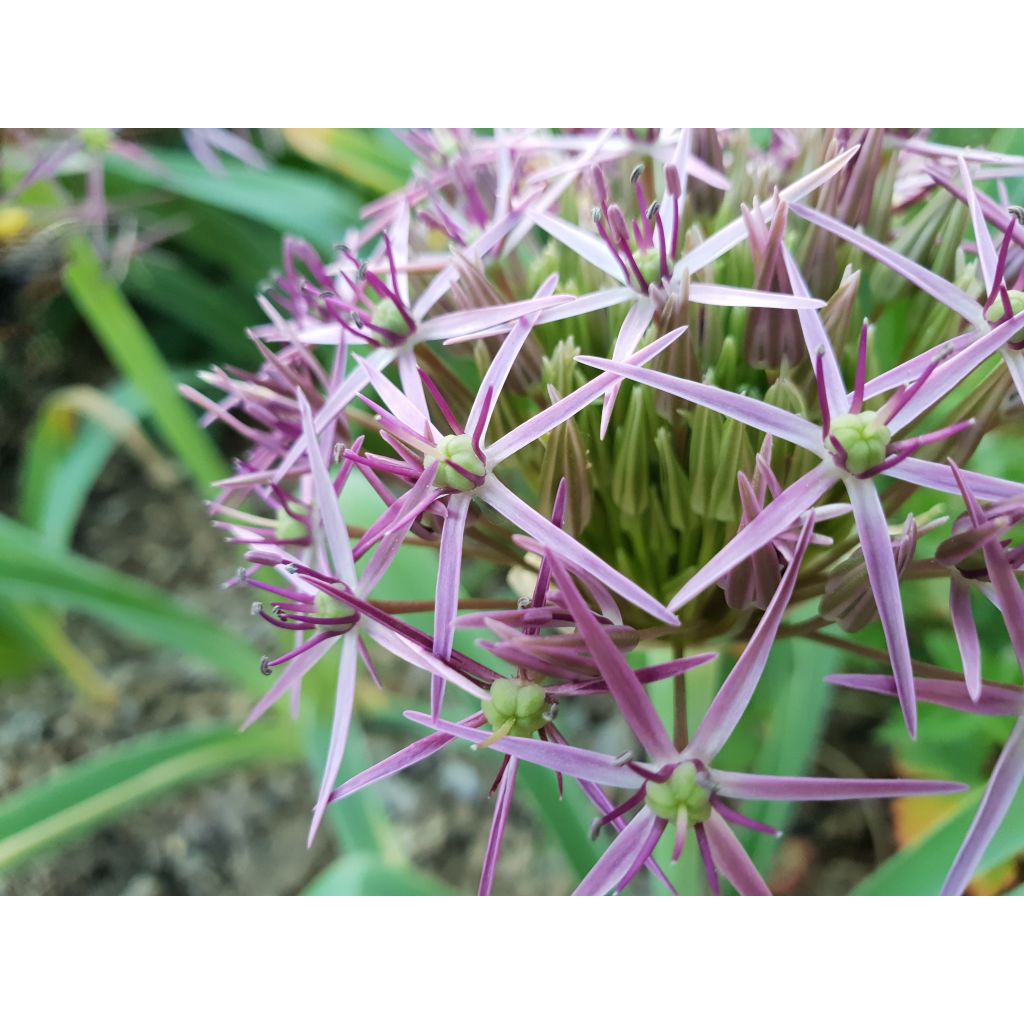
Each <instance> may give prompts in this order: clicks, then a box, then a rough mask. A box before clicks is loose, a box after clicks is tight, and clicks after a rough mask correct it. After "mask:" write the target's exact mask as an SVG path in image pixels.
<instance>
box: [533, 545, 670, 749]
mask: <svg viewBox="0 0 1024 1024" xmlns="http://www.w3.org/2000/svg"><path fill="white" fill-rule="evenodd" d="M547 557H548V558H549V559H550V561H551V571H552V574H553V575H554V577H555V580H556V581H557V582H558V589H559V592H560V594H561V597H562V599H563V600H564V601H565V604H566V607H567V608H568V609H569V611H570V612H571V613H572V617H573V620H574V621H575V623H576V628H577V629H578V630H579V632H580V634H581V635H582V637H583V639H584V641H585V642H586V644H587V647H588V649H589V650H590V654H591V656H592V657H593V659H594V664H595V665H597V666H598V668H599V670H600V673H601V678H602V679H604V681H605V683H606V684H607V686H608V689H609V691H610V692H611V695H612V696H613V697H614V698H615V703H616V704H618V706H619V710H620V711H621V712H622V716H623V718H625V719H626V723H627V725H629V727H630V729H632V730H633V734H634V735H635V736H636V738H637V739H638V740H639V741H640V743H641V744H642V745H643V748H644V750H646V751H647V754H648V756H649V757H651V758H652V759H653V760H654V761H656V762H666V761H670V760H672V759H673V758H675V757H676V755H677V752H676V748H675V744H674V743H673V742H672V740H671V738H670V737H669V734H668V732H667V731H666V730H665V725H664V723H663V722H662V720H661V716H660V715H659V714H658V712H657V711H655V709H654V705H653V704H652V703H651V700H650V698H649V697H648V696H647V692H646V691H645V690H644V687H643V684H642V683H641V682H640V680H639V679H637V677H636V673H635V672H634V671H633V670H632V669H631V668H630V667H629V663H628V662H627V661H626V659H625V657H623V654H622V652H621V651H620V650H619V649H618V647H616V646H615V643H614V642H613V641H612V639H611V637H609V636H608V634H607V633H606V632H605V629H604V627H603V626H602V625H601V624H600V623H599V622H598V621H597V618H596V616H595V615H594V613H593V612H592V611H591V610H590V608H589V606H588V605H587V603H586V601H584V600H583V597H582V596H581V595H580V592H579V590H577V589H576V584H575V583H573V581H572V578H571V577H570V575H569V573H568V572H566V570H565V567H564V566H563V565H562V563H561V561H560V560H559V558H558V556H556V555H555V554H553V553H552V552H550V551H549V552H548V554H547Z"/></svg>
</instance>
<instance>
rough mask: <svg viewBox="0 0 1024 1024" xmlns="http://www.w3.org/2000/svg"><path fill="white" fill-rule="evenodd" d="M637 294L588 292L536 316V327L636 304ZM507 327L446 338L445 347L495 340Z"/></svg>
mask: <svg viewBox="0 0 1024 1024" xmlns="http://www.w3.org/2000/svg"><path fill="white" fill-rule="evenodd" d="M636 298H637V293H636V292H635V291H633V289H632V288H620V287H618V286H616V287H615V288H602V289H601V290H599V291H596V292H588V293H587V294H586V295H579V296H576V297H575V298H573V299H572V301H571V302H566V303H563V304H562V305H561V306H555V307H554V308H552V309H546V310H544V311H543V312H541V313H538V314H537V315H536V319H535V320H534V324H535V325H538V326H539V325H541V324H553V323H558V322H559V321H561V320H567V319H569V318H571V317H574V316H583V314H584V313H593V312H595V311H596V310H599V309H608V308H609V307H610V306H618V305H620V304H621V303H623V302H635V301H636ZM504 329H505V325H503V324H498V325H496V326H495V327H486V328H484V329H483V330H480V331H474V332H472V333H470V334H460V335H458V336H457V337H455V338H446V339H445V345H461V344H462V343H463V342H467V341H475V340H477V339H478V338H493V337H495V336H496V335H498V334H501V333H502V331H503V330H504Z"/></svg>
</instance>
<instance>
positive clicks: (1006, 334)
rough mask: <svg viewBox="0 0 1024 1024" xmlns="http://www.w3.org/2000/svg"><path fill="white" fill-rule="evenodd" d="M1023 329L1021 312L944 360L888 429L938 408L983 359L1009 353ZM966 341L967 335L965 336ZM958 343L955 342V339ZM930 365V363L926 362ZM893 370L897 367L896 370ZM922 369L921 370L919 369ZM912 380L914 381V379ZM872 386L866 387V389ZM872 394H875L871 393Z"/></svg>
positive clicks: (900, 426)
mask: <svg viewBox="0 0 1024 1024" xmlns="http://www.w3.org/2000/svg"><path fill="white" fill-rule="evenodd" d="M1022 327H1024V312H1021V313H1018V314H1017V315H1016V316H1014V317H1011V318H1010V319H1009V320H1007V321H1006V322H1005V323H1003V324H1000V325H999V326H998V327H996V328H995V329H994V330H991V331H989V332H988V333H987V334H983V335H981V336H980V337H978V340H977V341H975V342H973V343H971V344H968V345H967V346H966V347H965V348H964V349H963V350H961V351H960V352H957V353H956V354H955V355H951V356H950V357H949V358H947V359H945V360H944V361H943V362H942V364H941V365H940V366H938V367H936V369H935V370H934V371H933V372H932V374H931V375H930V376H929V377H928V380H927V381H926V382H925V383H924V385H923V386H922V387H921V389H920V390H919V391H918V392H917V394H915V395H914V396H913V397H912V398H911V399H910V401H908V402H907V404H906V405H905V406H903V408H902V409H900V410H899V412H897V413H896V415H895V416H893V418H892V419H891V420H890V421H889V429H890V430H891V431H892V432H893V433H896V432H897V431H899V430H902V429H903V428H904V427H905V426H907V425H908V424H910V423H911V422H913V421H914V420H915V419H917V418H918V416H921V415H922V414H923V413H925V412H927V410H928V409H930V408H931V407H932V406H934V405H936V404H938V402H939V401H941V399H943V398H945V397H946V395H948V394H949V393H950V391H952V390H953V389H954V388H955V387H957V385H959V384H960V383H961V382H962V381H964V380H966V379H967V378H968V377H969V376H970V375H971V374H972V373H973V372H974V371H975V370H976V369H977V368H978V367H979V366H981V364H982V363H983V362H985V360H986V359H988V358H989V357H990V356H992V355H994V354H995V353H996V352H1000V351H1002V352H1003V353H1004V355H1008V354H1009V353H1010V352H1011V351H1012V350H1010V349H1006V348H1004V346H1005V345H1006V343H1007V342H1008V341H1010V340H1011V339H1012V338H1013V337H1014V335H1016V334H1017V333H1018V332H1019V331H1020V330H1021V328H1022ZM966 337H970V335H966ZM955 340H958V339H955ZM942 347H943V346H941V345H939V346H936V349H933V350H932V351H933V356H932V359H934V358H935V357H936V356H937V355H938V354H939V352H940V351H941V350H942ZM929 361H931V360H929ZM896 369H897V370H898V369H899V367H897V368H896ZM921 369H922V370H923V369H925V367H923V366H922V367H921ZM915 379H916V378H915ZM873 383H874V382H873V381H871V382H869V384H868V388H870V387H871V385H872V384H873ZM872 393H878V392H875V391H873V392H872Z"/></svg>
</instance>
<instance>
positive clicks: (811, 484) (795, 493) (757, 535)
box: [669, 462, 839, 611]
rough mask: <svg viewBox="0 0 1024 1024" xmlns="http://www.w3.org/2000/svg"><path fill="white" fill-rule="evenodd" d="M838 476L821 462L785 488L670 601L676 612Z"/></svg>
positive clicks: (804, 508)
mask: <svg viewBox="0 0 1024 1024" xmlns="http://www.w3.org/2000/svg"><path fill="white" fill-rule="evenodd" d="M838 479H839V471H838V469H836V467H835V466H834V465H833V464H832V463H826V462H822V463H821V464H820V465H818V466H815V467H814V469H812V470H811V471H810V472H809V473H805V474H804V475H803V476H802V477H800V479H799V480H797V481H796V483H794V484H791V485H790V486H789V487H787V488H786V489H785V490H784V491H783V492H782V493H781V494H780V495H779V496H778V497H777V498H776V499H775V500H774V501H773V502H772V503H771V504H770V505H767V506H765V509H764V511H763V512H761V513H759V514H758V515H757V516H756V517H755V518H754V519H752V520H751V521H750V522H749V523H748V524H747V525H746V526H745V527H744V528H743V529H742V530H740V531H739V533H737V534H736V536H735V537H733V539H732V540H731V541H729V543H728V544H726V545H725V547H724V548H722V549H721V550H720V551H719V552H718V553H717V554H716V555H715V556H714V557H713V558H712V559H711V560H710V561H709V562H708V563H707V564H706V565H705V566H704V567H703V568H701V569H700V570H699V571H698V572H697V573H696V574H695V575H694V576H692V577H691V578H690V579H689V580H688V581H687V583H686V585H685V586H684V587H683V588H682V590H680V591H679V593H678V594H676V596H675V597H673V598H672V600H671V601H670V602H669V607H670V608H671V609H672V610H673V611H675V610H676V609H678V608H682V607H683V605H685V604H688V603H689V602H690V601H692V600H693V599H694V598H695V597H696V596H697V595H698V594H700V593H701V592H702V591H704V590H707V588H708V587H710V586H711V584H712V583H717V582H718V581H719V580H720V579H721V578H722V577H723V576H724V575H725V574H726V573H727V572H728V571H729V570H730V569H733V568H735V566H737V565H739V564H740V562H742V561H744V560H745V559H747V558H749V557H750V556H751V555H752V554H754V552H755V551H759V550H760V549H761V548H763V547H764V546H765V544H769V543H771V541H772V540H774V539H775V538H776V537H777V536H778V535H779V534H780V533H782V531H783V530H785V529H787V528H788V527H790V526H792V524H793V523H795V522H796V520H797V519H798V518H799V517H800V516H801V515H803V513H804V512H806V511H807V510H808V509H809V508H811V506H813V505H814V503H815V502H816V501H817V500H818V499H819V498H821V497H822V496H823V495H824V494H825V493H826V492H827V491H828V490H829V489H830V488H831V487H832V486H833V485H834V484H835V483H836V481H837V480H838Z"/></svg>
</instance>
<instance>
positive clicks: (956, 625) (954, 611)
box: [949, 576, 981, 701]
mask: <svg viewBox="0 0 1024 1024" xmlns="http://www.w3.org/2000/svg"><path fill="white" fill-rule="evenodd" d="M949 617H950V619H951V620H952V623H953V633H954V635H955V636H956V643H957V646H958V647H959V648H960V660H961V662H962V663H963V666H964V682H965V683H966V684H967V692H968V694H970V697H971V699H972V700H974V701H977V700H978V698H979V697H980V696H981V645H980V644H979V643H978V627H977V626H976V625H975V624H974V615H973V613H972V612H971V588H970V586H969V585H968V583H967V581H966V580H963V579H961V578H960V577H958V576H954V577H953V578H952V579H951V580H950V582H949Z"/></svg>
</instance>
